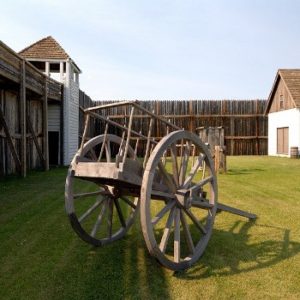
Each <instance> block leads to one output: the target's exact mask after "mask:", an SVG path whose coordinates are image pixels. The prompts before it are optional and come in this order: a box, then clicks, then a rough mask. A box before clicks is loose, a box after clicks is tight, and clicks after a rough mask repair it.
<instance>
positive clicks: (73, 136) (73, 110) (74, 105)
mask: <svg viewBox="0 0 300 300" xmlns="http://www.w3.org/2000/svg"><path fill="white" fill-rule="evenodd" d="M78 126H79V83H77V82H75V81H74V76H73V70H72V64H71V62H69V61H68V62H67V63H66V76H65V90H64V165H69V164H70V162H71V160H72V158H73V156H74V155H75V153H76V152H77V150H78Z"/></svg>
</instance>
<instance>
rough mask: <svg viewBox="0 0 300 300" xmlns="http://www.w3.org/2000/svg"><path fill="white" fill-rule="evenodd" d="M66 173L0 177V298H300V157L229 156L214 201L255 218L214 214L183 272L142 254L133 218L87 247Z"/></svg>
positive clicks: (37, 173) (143, 247)
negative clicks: (201, 246)
mask: <svg viewBox="0 0 300 300" xmlns="http://www.w3.org/2000/svg"><path fill="white" fill-rule="evenodd" d="M66 172H67V170H66V169H64V168H59V169H53V170H51V171H50V172H47V173H44V172H31V173H30V174H29V175H28V177H27V178H25V179H18V178H13V177H12V178H6V179H5V180H2V181H0V298H1V299H122V298H126V299H212V298H215V299H216V298H217V299H300V160H292V159H285V158H271V157H247V156H246V157H228V173H227V174H221V175H219V176H218V183H219V202H222V203H225V204H228V205H232V206H235V207H238V208H241V209H244V210H248V211H251V212H253V213H256V214H257V215H258V219H257V221H256V222H249V221H248V220H247V219H245V218H242V217H239V216H236V215H231V214H228V213H221V214H218V215H217V217H216V221H215V226H214V232H213V235H212V238H211V240H210V242H209V244H208V247H207V248H206V251H205V254H204V255H203V257H202V258H201V259H200V260H199V261H198V263H196V264H195V265H194V266H193V267H192V268H191V269H189V270H187V271H186V272H181V273H174V272H172V271H169V270H167V269H165V268H162V267H161V266H160V265H158V263H156V261H155V260H154V259H153V258H151V257H150V256H149V255H148V252H147V249H146V246H145V245H144V241H143V238H142V233H141V230H140V225H139V220H137V222H136V223H135V225H134V226H133V228H132V229H131V230H130V231H129V233H128V234H127V236H126V237H125V238H124V239H123V240H121V241H118V242H115V243H113V244H112V245H109V246H106V247H103V248H94V247H92V246H90V245H88V244H86V243H84V242H83V241H81V240H80V239H79V238H78V237H77V235H76V234H75V233H74V232H73V230H72V228H71V226H70V225H69V222H68V219H67V216H66V214H65V211H64V181H65V176H66Z"/></svg>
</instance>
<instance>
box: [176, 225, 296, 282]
mask: <svg viewBox="0 0 300 300" xmlns="http://www.w3.org/2000/svg"><path fill="white" fill-rule="evenodd" d="M252 227H254V228H253V229H255V228H257V229H261V230H263V229H264V228H265V229H267V230H268V232H269V233H270V235H269V236H272V233H271V232H273V236H274V234H275V235H276V237H275V238H274V239H272V238H270V239H267V238H266V239H265V240H262V241H260V242H256V243H255V242H254V243H252V242H251V241H249V237H250V235H249V233H248V232H249V230H250V228H252ZM237 228H240V229H239V230H238V232H236V229H237ZM278 231H281V238H280V239H278ZM265 236H266V237H268V235H265ZM299 252H300V243H299V242H295V241H291V240H290V230H289V229H285V228H280V227H276V226H269V225H264V224H256V223H255V222H254V221H250V222H244V221H236V222H235V224H234V225H233V226H232V227H231V229H230V230H229V231H223V230H217V229H216V230H214V231H213V234H212V238H211V240H210V242H209V244H208V247H207V248H206V250H205V253H204V255H203V257H202V258H201V259H200V260H199V261H198V263H196V264H195V265H194V266H193V267H192V268H191V269H188V270H186V271H184V272H175V273H174V276H176V277H180V278H181V279H187V280H193V279H201V278H209V277H212V276H218V277H222V276H230V275H234V274H239V273H245V272H251V271H254V270H258V269H263V268H267V267H269V266H272V265H275V264H277V263H280V262H281V261H283V260H285V259H288V258H290V257H293V256H295V255H297V254H298V253H299Z"/></svg>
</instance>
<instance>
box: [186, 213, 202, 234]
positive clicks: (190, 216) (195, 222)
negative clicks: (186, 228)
mask: <svg viewBox="0 0 300 300" xmlns="http://www.w3.org/2000/svg"><path fill="white" fill-rule="evenodd" d="M183 211H184V212H185V213H186V214H187V215H188V216H189V218H190V219H191V220H192V221H193V223H194V224H195V225H196V227H197V228H198V229H199V230H200V231H201V232H202V233H203V234H206V229H205V228H204V226H203V225H202V224H201V223H200V222H199V221H198V219H197V218H196V217H195V215H194V214H193V213H192V212H191V211H190V210H188V209H183Z"/></svg>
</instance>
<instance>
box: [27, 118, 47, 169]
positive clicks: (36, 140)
mask: <svg viewBox="0 0 300 300" xmlns="http://www.w3.org/2000/svg"><path fill="white" fill-rule="evenodd" d="M27 125H28V129H29V131H30V133H31V136H32V138H33V141H34V144H35V147H36V150H37V152H38V155H39V157H40V159H41V161H42V164H43V165H44V168H45V169H46V165H45V164H46V161H45V157H44V155H43V151H42V149H41V147H40V145H39V142H38V139H37V136H36V135H35V133H34V130H33V126H32V123H31V121H30V116H28V115H27Z"/></svg>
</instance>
